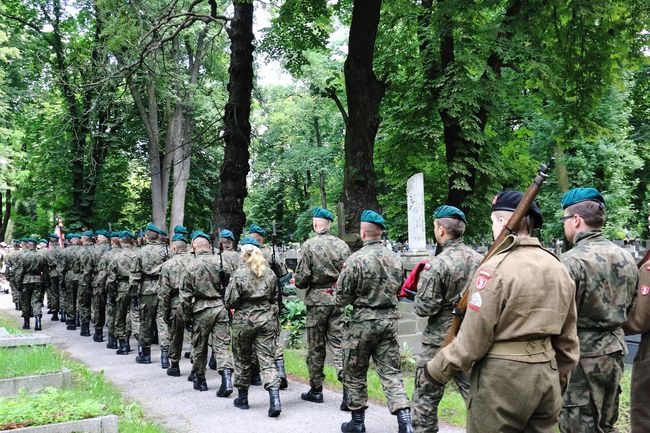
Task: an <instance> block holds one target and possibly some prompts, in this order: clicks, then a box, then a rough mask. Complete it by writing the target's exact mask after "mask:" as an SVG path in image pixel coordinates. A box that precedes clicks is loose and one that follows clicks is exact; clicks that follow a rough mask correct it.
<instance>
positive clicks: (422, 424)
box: [411, 205, 482, 433]
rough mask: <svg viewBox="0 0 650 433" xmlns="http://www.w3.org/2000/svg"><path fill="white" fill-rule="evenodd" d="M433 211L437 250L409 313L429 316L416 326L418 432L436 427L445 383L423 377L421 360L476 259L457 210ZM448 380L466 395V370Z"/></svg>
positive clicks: (431, 352)
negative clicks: (420, 326) (418, 329)
mask: <svg viewBox="0 0 650 433" xmlns="http://www.w3.org/2000/svg"><path fill="white" fill-rule="evenodd" d="M433 217H434V220H433V228H434V235H435V237H436V242H437V243H438V245H441V246H442V251H441V252H440V254H438V255H437V256H436V257H434V258H433V259H432V260H431V261H430V262H429V263H427V264H426V265H425V266H424V268H423V270H422V272H421V273H420V276H419V280H418V285H417V294H416V296H415V303H414V304H413V306H414V311H415V314H417V315H418V316H420V317H427V318H428V319H429V320H428V323H427V327H426V328H425V329H424V331H423V332H422V351H421V352H420V354H419V355H418V358H417V367H416V370H415V388H414V389H413V398H412V402H411V410H412V412H413V429H414V430H415V431H416V432H419V433H424V432H427V433H428V432H431V433H436V432H437V431H438V404H439V403H440V400H442V396H443V394H444V392H445V387H444V385H443V386H440V387H438V386H435V385H434V384H432V383H431V382H429V381H428V380H427V379H426V377H425V374H424V370H425V369H426V366H427V365H426V364H427V362H428V361H429V360H430V359H431V358H433V357H434V356H435V355H436V353H438V351H439V350H440V346H442V343H443V341H444V340H445V337H446V336H447V331H448V329H449V326H450V325H451V317H452V311H453V309H454V305H455V303H456V301H457V300H458V298H459V297H460V295H461V292H462V291H463V289H464V288H465V286H466V285H467V283H468V282H469V280H470V279H471V278H472V275H474V272H475V271H476V269H477V268H478V266H479V265H480V264H481V259H482V257H481V255H480V254H479V253H477V252H476V251H474V250H473V249H471V248H470V247H468V246H467V245H465V243H464V242H463V234H464V233H465V228H466V227H467V220H466V219H465V214H464V213H463V211H461V210H460V209H458V208H456V207H454V206H448V205H444V206H440V207H438V208H437V209H436V210H435V212H434V214H433ZM454 380H455V381H456V384H457V385H458V389H459V391H460V392H461V394H462V396H463V398H465V399H466V400H467V397H468V395H469V379H468V378H467V376H466V374H465V373H463V372H461V373H459V374H457V375H456V376H454Z"/></svg>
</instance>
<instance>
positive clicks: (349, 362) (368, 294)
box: [336, 240, 409, 414]
mask: <svg viewBox="0 0 650 433" xmlns="http://www.w3.org/2000/svg"><path fill="white" fill-rule="evenodd" d="M402 275H403V269H402V264H401V262H400V260H399V258H398V257H397V256H396V255H395V254H394V253H393V252H392V251H390V250H388V249H387V248H386V247H384V246H383V245H382V243H381V241H380V240H371V241H366V242H364V245H363V248H361V249H360V250H359V251H357V252H355V253H354V254H352V255H351V256H350V257H349V258H348V259H347V261H346V262H345V264H344V265H343V269H342V271H341V274H340V275H339V279H338V281H337V283H336V287H337V291H336V304H337V305H338V306H339V307H341V308H343V307H345V306H346V305H352V306H353V308H354V309H353V311H352V319H351V320H350V323H349V328H348V329H347V330H346V331H345V333H344V335H343V341H342V344H341V346H342V348H343V383H344V385H345V386H346V388H347V389H348V391H349V395H348V401H347V403H348V408H350V410H353V411H355V410H357V411H358V410H365V409H367V407H368V405H367V402H368V390H367V385H366V375H367V373H368V366H369V363H370V358H371V357H372V359H373V361H374V362H375V366H376V368H377V374H379V378H380V379H381V384H382V387H383V389H384V393H385V394H386V398H387V399H388V409H389V410H390V412H391V413H392V414H396V413H397V412H398V411H399V410H401V409H407V408H408V407H409V400H408V397H407V396H406V392H405V391H404V383H403V382H402V374H401V371H400V353H399V346H398V344H397V321H398V319H399V313H398V312H397V293H398V292H399V290H400V288H401V285H402Z"/></svg>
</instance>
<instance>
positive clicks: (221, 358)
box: [179, 305, 233, 374]
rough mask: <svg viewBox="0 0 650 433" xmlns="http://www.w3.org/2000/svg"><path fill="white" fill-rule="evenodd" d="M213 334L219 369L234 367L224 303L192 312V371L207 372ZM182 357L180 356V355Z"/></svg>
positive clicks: (213, 347) (213, 346) (197, 372)
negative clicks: (209, 347) (209, 348)
mask: <svg viewBox="0 0 650 433" xmlns="http://www.w3.org/2000/svg"><path fill="white" fill-rule="evenodd" d="M210 336H212V349H213V350H214V356H215V359H216V361H217V371H223V369H224V368H229V369H232V368H233V362H232V353H231V352H230V325H229V323H228V312H227V310H226V308H225V307H224V306H223V305H222V306H219V307H209V308H206V309H204V310H201V311H198V312H196V313H194V314H192V350H193V352H192V353H193V355H194V363H193V364H192V371H193V372H194V373H196V374H205V367H206V365H207V363H208V339H209V338H210ZM179 358H180V357H179Z"/></svg>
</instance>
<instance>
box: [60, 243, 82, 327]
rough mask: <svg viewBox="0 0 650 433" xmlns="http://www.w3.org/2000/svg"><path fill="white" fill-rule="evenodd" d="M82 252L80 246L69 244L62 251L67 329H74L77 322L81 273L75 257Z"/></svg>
mask: <svg viewBox="0 0 650 433" xmlns="http://www.w3.org/2000/svg"><path fill="white" fill-rule="evenodd" d="M81 252H82V247H81V246H80V245H76V244H71V245H69V246H68V247H66V248H65V249H64V250H63V256H62V257H63V263H64V269H65V270H64V275H65V313H66V316H67V320H66V323H67V325H68V329H75V326H76V320H77V297H78V291H79V279H80V277H81V272H80V269H79V264H78V260H77V255H78V254H79V253H81Z"/></svg>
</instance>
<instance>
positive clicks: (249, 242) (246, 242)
mask: <svg viewBox="0 0 650 433" xmlns="http://www.w3.org/2000/svg"><path fill="white" fill-rule="evenodd" d="M241 244H242V245H253V246H256V247H257V248H262V245H260V243H259V242H257V240H256V239H253V238H252V237H250V236H246V237H244V239H242V240H241Z"/></svg>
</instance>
